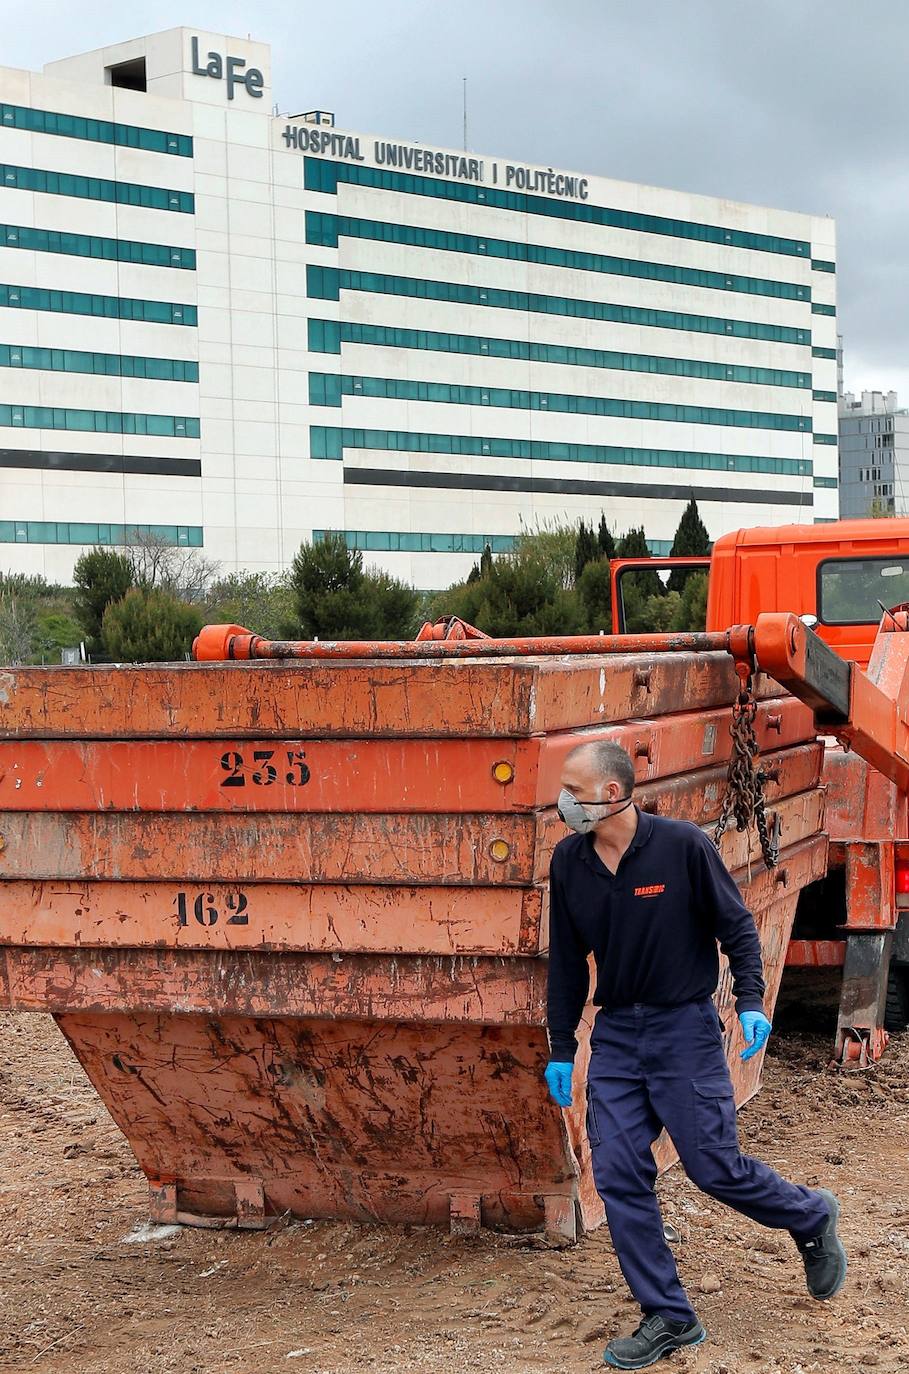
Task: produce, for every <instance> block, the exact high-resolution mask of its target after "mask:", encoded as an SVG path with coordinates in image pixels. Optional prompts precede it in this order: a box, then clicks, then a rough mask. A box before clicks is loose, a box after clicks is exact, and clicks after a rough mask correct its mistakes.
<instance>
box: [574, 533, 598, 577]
mask: <svg viewBox="0 0 909 1374" xmlns="http://www.w3.org/2000/svg"><path fill="white" fill-rule="evenodd" d="M599 556H600V548H599V545H598V543H597V537H596V535H595V534H594V532H593V526H592V525H587V524H585V523H584V521H583V520H582V521H581V522H580V523H579V525H578V532H577V535H576V537H575V541H574V580H575V584H577V583H578V582H580V580H581V574H582V573H583V571H584V569H585V568H586V567H587V564H588V563H594V562H596V560H597V559H598V558H599Z"/></svg>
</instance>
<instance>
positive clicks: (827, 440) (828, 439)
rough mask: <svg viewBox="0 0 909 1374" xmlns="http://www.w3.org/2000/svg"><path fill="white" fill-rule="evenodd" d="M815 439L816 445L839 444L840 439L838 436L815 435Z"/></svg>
mask: <svg viewBox="0 0 909 1374" xmlns="http://www.w3.org/2000/svg"><path fill="white" fill-rule="evenodd" d="M813 437H814V442H815V443H816V444H838V443H839V439H838V438H837V436H836V435H835V434H815V435H814V436H813Z"/></svg>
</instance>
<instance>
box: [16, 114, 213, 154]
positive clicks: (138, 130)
mask: <svg viewBox="0 0 909 1374" xmlns="http://www.w3.org/2000/svg"><path fill="white" fill-rule="evenodd" d="M0 124H2V126H3V127H4V128H6V129H27V130H28V131H29V132H30V133H33V134H57V135H58V136H60V137H62V138H81V139H85V140H87V141H88V142H90V143H112V144H114V145H115V146H117V147H120V148H141V149H142V150H143V151H144V152H147V153H168V154H170V155H171V156H172V157H192V155H193V141H192V138H191V137H190V135H189V134H175V133H171V132H170V131H169V130H167V129H146V128H143V127H142V125H138V124H117V123H114V122H113V121H112V120H109V119H87V118H85V117H84V116H83V115H73V114H63V113H62V112H61V111H59V110H34V109H32V108H31V107H30V106H28V105H9V104H6V103H0Z"/></svg>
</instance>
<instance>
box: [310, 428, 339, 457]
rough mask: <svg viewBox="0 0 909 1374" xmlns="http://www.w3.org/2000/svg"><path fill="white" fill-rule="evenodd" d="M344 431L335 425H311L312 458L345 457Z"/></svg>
mask: <svg viewBox="0 0 909 1374" xmlns="http://www.w3.org/2000/svg"><path fill="white" fill-rule="evenodd" d="M342 434H343V431H342V430H341V429H340V428H338V427H336V426H334V425H310V427H309V453H310V457H311V458H327V459H330V460H332V461H340V460H341V459H343V457H344V450H343V442H342Z"/></svg>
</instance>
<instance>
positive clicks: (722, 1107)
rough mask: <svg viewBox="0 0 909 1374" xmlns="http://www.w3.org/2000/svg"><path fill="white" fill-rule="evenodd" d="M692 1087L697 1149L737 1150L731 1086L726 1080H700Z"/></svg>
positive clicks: (737, 1141)
mask: <svg viewBox="0 0 909 1374" xmlns="http://www.w3.org/2000/svg"><path fill="white" fill-rule="evenodd" d="M691 1086H692V1088H693V1089H694V1124H695V1132H696V1135H697V1143H698V1149H700V1150H735V1149H738V1143H739V1138H738V1132H737V1130H736V1124H735V1098H734V1097H733V1095H732V1084H731V1083H730V1082H729V1081H728V1079H726V1078H702V1079H701V1080H700V1081H699V1082H697V1083H692V1085H691Z"/></svg>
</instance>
